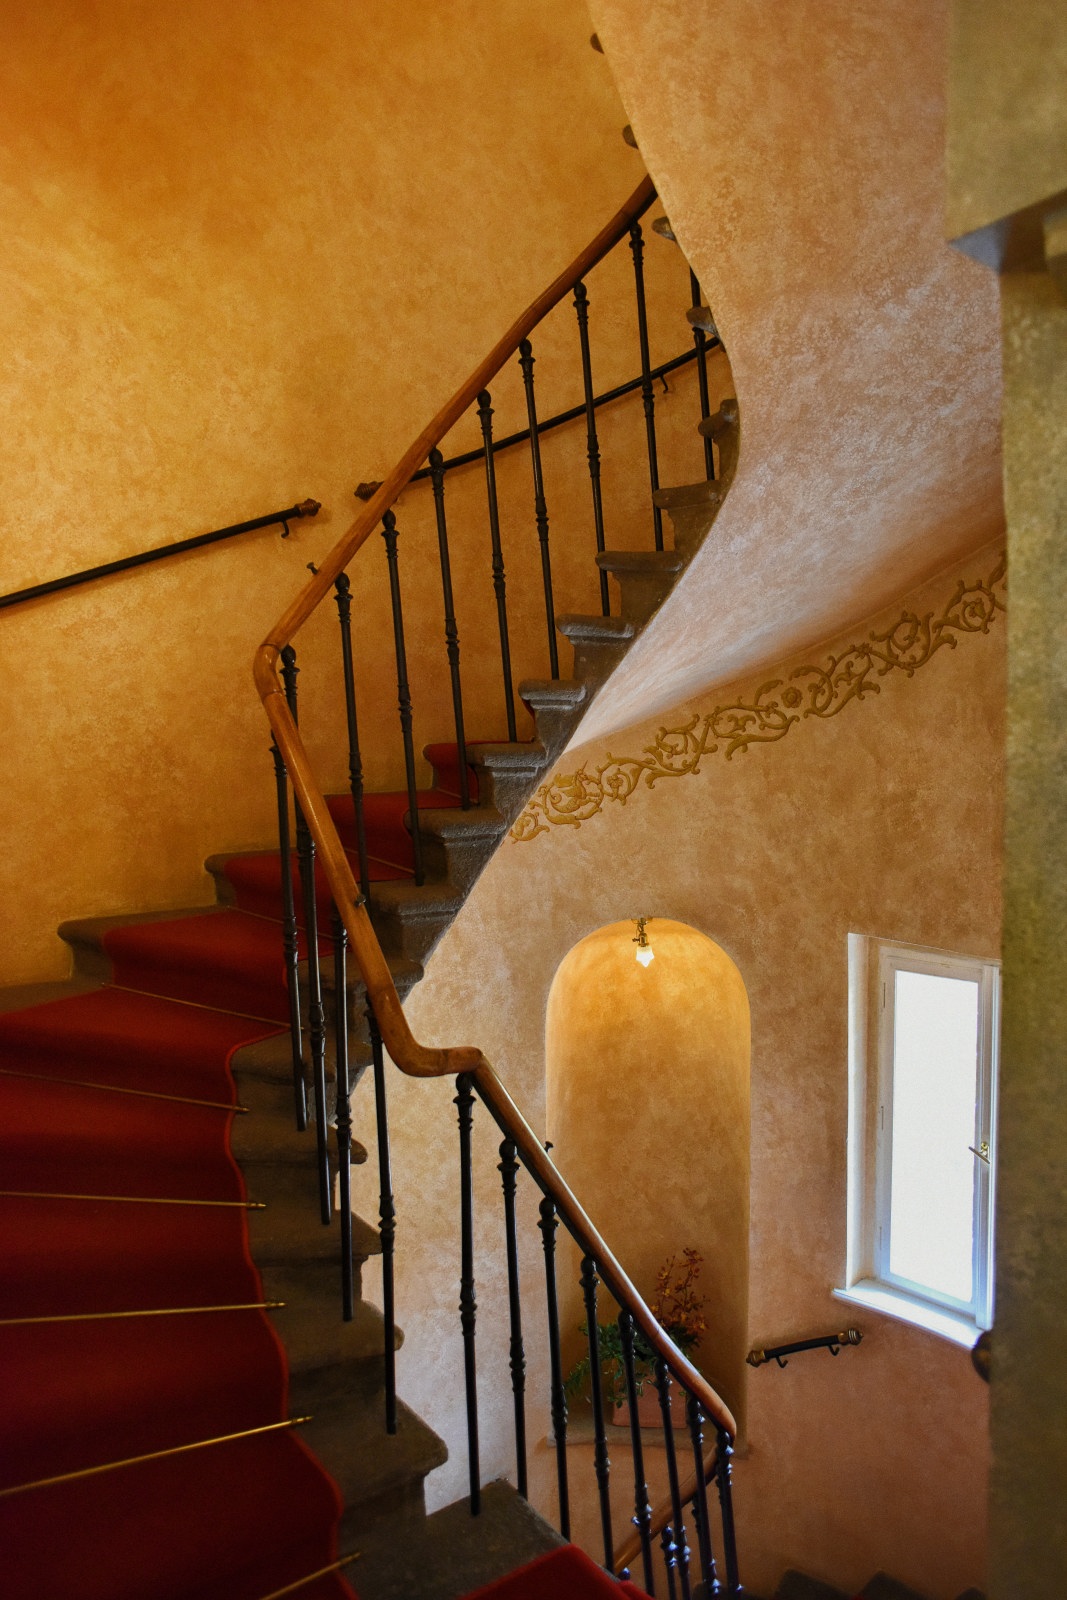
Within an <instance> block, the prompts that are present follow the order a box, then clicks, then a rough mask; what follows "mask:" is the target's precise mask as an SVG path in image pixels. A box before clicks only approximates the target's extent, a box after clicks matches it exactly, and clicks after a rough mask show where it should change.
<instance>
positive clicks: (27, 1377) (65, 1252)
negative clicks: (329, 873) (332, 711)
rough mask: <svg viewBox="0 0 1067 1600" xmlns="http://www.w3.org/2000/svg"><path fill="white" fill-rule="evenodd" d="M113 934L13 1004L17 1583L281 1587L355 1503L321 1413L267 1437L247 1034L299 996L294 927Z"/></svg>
mask: <svg viewBox="0 0 1067 1600" xmlns="http://www.w3.org/2000/svg"><path fill="white" fill-rule="evenodd" d="M104 944H105V948H106V950H107V952H108V954H109V956H110V957H111V959H112V961H113V963H114V967H115V979H116V983H115V985H114V986H109V987H106V988H104V989H101V990H97V991H95V992H92V993H89V994H84V995H75V996H72V997H69V998H64V999H61V1000H57V1001H52V1002H48V1003H46V1004H42V1005H38V1006H33V1007H28V1008H26V1009H24V1010H21V1011H16V1012H10V1013H7V1014H3V1015H0V1174H2V1176H0V1189H2V1191H3V1193H0V1371H2V1373H3V1393H4V1399H3V1401H2V1421H0V1593H2V1594H3V1595H4V1596H8V1595H10V1596H11V1597H12V1600H60V1597H66V1596H68V1595H70V1596H73V1595H77V1596H78V1600H263V1597H265V1596H267V1595H270V1594H273V1593H274V1592H275V1591H276V1590H278V1589H281V1588H283V1587H285V1586H286V1585H287V1584H291V1583H294V1582H296V1581H297V1580H298V1579H301V1578H304V1577H307V1576H308V1575H309V1574H311V1573H315V1572H319V1571H320V1570H321V1569H322V1568H324V1567H328V1566H330V1565H331V1564H332V1563H333V1562H334V1561H336V1559H337V1557H338V1551H337V1524H338V1520H339V1516H340V1512H341V1509H342V1508H341V1505H340V1500H339V1496H338V1493H337V1490H336V1488H335V1486H334V1484H333V1482H332V1480H331V1479H330V1478H329V1477H328V1476H327V1474H326V1473H325V1472H324V1471H323V1469H322V1468H321V1467H320V1466H319V1465H318V1463H317V1462H316V1461H314V1460H313V1458H312V1457H311V1456H310V1454H309V1453H308V1452H307V1450H306V1449H305V1448H304V1446H303V1445H302V1443H301V1442H300V1438H299V1435H298V1431H297V1430H295V1429H289V1428H283V1429H277V1428H275V1429H274V1431H268V1432H261V1433H258V1434H252V1435H251V1436H248V1430H250V1429H263V1428H266V1429H271V1428H272V1427H273V1425H275V1424H278V1423H280V1422H284V1421H285V1419H286V1418H287V1416H288V1396H287V1386H288V1375H287V1366H286V1360H285V1354H284V1351H283V1349H282V1347H281V1345H280V1343H279V1341H278V1339H277V1337H276V1335H275V1333H274V1330H273V1327H272V1326H271V1324H270V1321H269V1319H268V1317H267V1316H266V1315H265V1313H264V1312H263V1311H262V1310H260V1309H257V1307H258V1306H259V1304H260V1303H261V1302H262V1300H263V1289H262V1284H261V1282H260V1279H259V1275H258V1273H257V1272H256V1270H255V1267H254V1265H253V1263H252V1260H251V1257H250V1254H249V1247H248V1230H247V1224H246V1216H247V1212H246V1209H245V1205H244V1201H245V1198H246V1196H245V1189H244V1184H243V1180H242V1178H241V1175H240V1172H239V1170H238V1168H237V1166H236V1163H235V1162H234V1160H233V1157H232V1154H231V1151H230V1138H229V1134H230V1125H231V1123H232V1120H233V1117H234V1115H235V1111H234V1109H233V1107H234V1106H235V1102H236V1096H235V1093H234V1085H233V1078H232V1075H231V1072H230V1058H231V1056H232V1054H233V1052H234V1050H235V1049H236V1048H238V1047H239V1046H240V1045H242V1044H246V1043H251V1042H252V1041H253V1040H255V1039H258V1038H263V1037H264V1036H267V1035H270V1034H272V1033H273V1032H275V1031H276V1028H275V1026H274V1023H275V1022H281V1021H283V1020H284V1019H285V1017H286V1015H287V1007H286V994H285V986H284V977H283V970H282V961H281V946H280V939H279V930H278V927H277V924H276V923H270V922H266V921H263V920H262V919H258V918H254V917H249V916H246V915H243V914H242V913H241V912H238V911H233V912H219V913H211V914H205V915H203V916H190V917H181V918H167V919H161V920H160V921H158V922H151V921H146V922H141V923H136V924H132V925H129V926H126V927H122V928H115V929H112V930H111V931H110V932H108V933H107V934H106V935H105V938H104ZM209 1008H211V1009H209ZM257 1018H258V1019H264V1020H262V1021H260V1020H255V1019H257ZM116 1091H121V1092H116ZM130 1091H135V1092H132V1093H131V1092H130ZM164 1097H168V1098H164ZM188 1101H200V1102H210V1103H208V1104H189V1103H185V1102H188ZM178 1201H180V1202H185V1203H180V1204H178V1203H173V1202H178ZM193 1201H196V1202H205V1201H206V1202H209V1203H207V1204H204V1203H198V1204H193V1203H188V1202H193ZM218 1308H232V1309H218ZM131 1312H132V1313H161V1314H159V1315H152V1314H138V1315H126V1313H131ZM116 1313H121V1315H115V1314H116ZM234 1434H244V1435H245V1437H242V1438H232V1439H226V1437H225V1436H227V1435H234ZM218 1440H224V1442H221V1443H220V1442H215V1443H209V1442H208V1443H206V1442H205V1441H218ZM188 1446H192V1447H193V1448H191V1449H183V1447H188ZM174 1451H178V1452H179V1453H177V1454H175V1453H166V1454H163V1455H159V1454H157V1453H158V1452H174ZM153 1456H154V1457H155V1459H147V1460H146V1459H140V1460H138V1459H137V1458H145V1457H149V1458H152V1457H153ZM117 1463H125V1464H118V1465H116V1464H117ZM99 1468H105V1469H107V1470H103V1471H99V1470H97V1471H93V1470H92V1469H99ZM64 1474H75V1476H72V1477H67V1478H66V1479H63V1475H64ZM56 1479H60V1480H62V1481H45V1482H43V1483H42V1480H56ZM32 1485H36V1487H32ZM28 1486H30V1487H28ZM298 1594H299V1596H300V1597H301V1600H352V1595H353V1591H352V1589H351V1588H350V1587H349V1585H348V1583H347V1581H346V1580H345V1578H344V1577H343V1576H342V1575H341V1574H339V1573H336V1572H335V1573H329V1574H326V1575H324V1576H322V1577H320V1578H319V1579H317V1580H315V1581H314V1582H312V1583H309V1584H306V1585H304V1586H302V1587H301V1588H300V1589H299V1591H298Z"/></svg>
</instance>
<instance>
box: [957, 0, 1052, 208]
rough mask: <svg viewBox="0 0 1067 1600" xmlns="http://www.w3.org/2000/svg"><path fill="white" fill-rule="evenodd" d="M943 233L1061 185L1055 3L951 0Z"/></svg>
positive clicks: (1029, 201)
mask: <svg viewBox="0 0 1067 1600" xmlns="http://www.w3.org/2000/svg"><path fill="white" fill-rule="evenodd" d="M949 74H950V76H949V82H950V105H951V120H950V125H949V141H948V196H947V201H948V203H947V206H946V218H945V232H946V234H947V235H948V237H949V238H950V239H954V238H956V237H957V236H958V235H959V234H961V233H971V232H973V231H974V230H975V229H976V228H983V227H985V226H986V224H987V223H990V222H997V221H999V219H1000V218H1001V217H1006V216H1010V215H1011V213H1012V212H1014V211H1021V210H1022V209H1023V208H1024V207H1025V206H1028V205H1031V204H1033V203H1034V202H1035V201H1038V200H1044V199H1046V198H1047V197H1048V196H1049V195H1055V194H1059V193H1061V191H1062V190H1064V189H1067V111H1065V109H1064V104H1063V80H1064V76H1065V74H1067V28H1065V27H1064V25H1063V8H1062V6H1060V5H1059V4H1058V3H1057V0H1029V4H1027V5H1025V6H1020V5H1016V4H1014V3H1013V0H955V3H954V4H953V7H952V51H951V61H950V68H949Z"/></svg>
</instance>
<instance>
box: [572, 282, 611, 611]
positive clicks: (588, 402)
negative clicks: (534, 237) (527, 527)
mask: <svg viewBox="0 0 1067 1600" xmlns="http://www.w3.org/2000/svg"><path fill="white" fill-rule="evenodd" d="M574 309H575V311H576V312H577V313H578V338H579V340H580V342H581V346H582V386H583V389H584V392H585V437H586V452H587V454H588V457H589V485H590V488H591V489H592V492H593V527H594V530H595V532H596V547H597V552H598V554H600V555H603V553H604V502H603V499H602V497H601V492H600V441H599V440H598V438H597V431H596V401H595V398H594V394H593V366H592V362H591V360H590V356H589V291H588V290H587V289H586V287H585V284H584V283H576V284H575V285H574ZM600 609H601V611H602V612H603V613H604V615H605V616H608V615H609V614H610V612H611V600H610V598H609V595H608V575H607V573H606V572H601V574H600Z"/></svg>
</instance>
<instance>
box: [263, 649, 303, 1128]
mask: <svg viewBox="0 0 1067 1600" xmlns="http://www.w3.org/2000/svg"><path fill="white" fill-rule="evenodd" d="M294 670H295V669H294ZM282 672H283V674H284V672H285V668H284V667H283V668H282ZM270 748H271V754H272V756H273V757H274V783H275V788H276V789H277V794H278V855H279V859H280V862H281V874H282V877H281V883H282V951H283V953H284V957H285V987H286V989H287V991H288V995H289V1039H290V1042H291V1045H292V1055H293V1100H294V1110H295V1112H296V1125H297V1128H298V1129H299V1130H300V1132H301V1133H303V1132H304V1131H305V1129H306V1128H307V1125H308V1097H307V1085H306V1084H305V1082H304V1037H303V1028H302V1025H301V1021H300V936H299V934H298V933H297V928H296V904H295V900H294V897H293V852H292V844H291V841H290V837H289V778H288V775H287V773H286V770H285V762H284V761H283V760H282V753H281V751H280V750H279V749H278V746H277V744H276V743H275V741H274V739H273V738H272V739H271V742H270Z"/></svg>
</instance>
